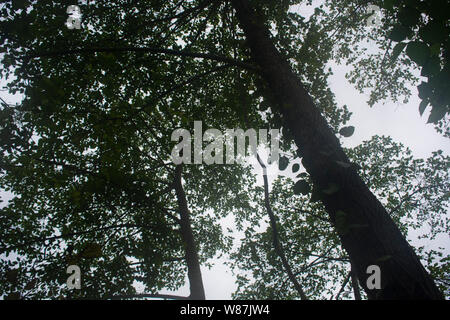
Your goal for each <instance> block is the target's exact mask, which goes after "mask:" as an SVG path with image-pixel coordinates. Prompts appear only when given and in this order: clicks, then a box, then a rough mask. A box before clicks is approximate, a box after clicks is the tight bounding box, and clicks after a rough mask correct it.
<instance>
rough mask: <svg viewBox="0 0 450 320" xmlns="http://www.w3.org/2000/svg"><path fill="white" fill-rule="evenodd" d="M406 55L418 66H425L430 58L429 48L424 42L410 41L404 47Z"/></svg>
mask: <svg viewBox="0 0 450 320" xmlns="http://www.w3.org/2000/svg"><path fill="white" fill-rule="evenodd" d="M406 54H407V55H408V56H409V58H410V59H411V60H412V61H414V62H415V63H417V64H418V65H420V66H423V65H425V63H426V62H427V60H428V57H429V56H430V54H431V52H430V48H429V47H428V45H427V44H426V43H424V42H420V41H412V42H410V43H408V46H407V47H406Z"/></svg>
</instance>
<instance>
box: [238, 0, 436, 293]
mask: <svg viewBox="0 0 450 320" xmlns="http://www.w3.org/2000/svg"><path fill="white" fill-rule="evenodd" d="M232 4H233V6H234V9H235V10H236V14H237V18H238V20H239V22H240V25H241V27H242V29H243V30H244V32H245V35H246V40H247V43H248V45H249V47H250V50H251V55H252V58H253V60H254V62H255V63H256V64H257V65H258V66H259V67H260V69H261V70H260V73H261V77H262V78H263V80H264V81H265V82H266V84H267V86H268V88H270V90H271V93H272V95H273V96H274V97H275V99H276V101H277V102H278V104H277V106H272V111H273V112H275V113H280V114H281V117H282V119H283V126H284V127H285V129H287V130H288V131H289V132H290V133H291V134H292V136H293V137H294V141H295V143H296V145H297V147H298V148H299V149H300V150H301V151H302V154H303V159H302V163H303V165H304V167H305V168H306V170H307V171H308V173H309V174H310V176H311V179H312V181H313V183H314V186H315V188H317V190H322V191H323V190H327V189H328V190H333V189H334V190H336V191H335V192H331V194H330V192H327V193H321V200H322V202H323V203H324V205H325V208H326V210H327V212H328V214H329V216H330V218H331V221H332V223H333V224H334V226H335V227H336V230H337V232H338V234H339V237H340V239H341V241H342V245H343V247H344V248H345V250H346V251H347V252H348V254H349V256H350V258H351V260H352V262H353V264H354V267H355V272H356V273H357V275H358V278H359V279H360V283H361V285H362V286H363V288H364V290H365V292H366V293H367V296H368V297H369V299H442V298H443V297H442V294H441V293H440V292H439V290H438V289H437V287H436V285H435V284H434V282H433V280H432V278H431V277H430V275H429V274H428V273H427V271H426V270H425V268H424V267H423V266H422V264H421V262H420V260H419V259H418V257H417V256H416V254H415V253H414V250H413V249H412V247H411V246H410V245H409V244H408V242H407V241H406V240H405V238H404V237H403V235H402V234H401V232H400V230H399V229H398V228H397V226H396V225H395V223H394V222H393V221H392V219H391V218H390V216H389V214H388V213H387V211H386V209H385V208H384V207H383V205H382V204H381V203H380V202H379V201H378V200H377V198H376V197H375V196H374V195H373V194H372V193H371V192H370V190H369V188H368V187H367V186H366V185H365V183H364V182H363V181H362V179H361V178H360V177H359V175H358V173H357V171H356V169H355V168H354V167H353V166H347V165H344V166H343V165H342V164H343V163H345V164H349V163H350V161H349V159H348V158H347V156H346V154H345V153H344V151H343V149H342V148H341V146H340V143H339V140H338V139H337V138H336V136H335V135H334V133H333V131H332V130H331V129H330V127H329V126H328V124H327V122H326V120H325V119H324V117H323V116H322V115H321V114H320V111H319V109H318V108H317V107H315V105H314V103H313V101H312V99H311V97H310V96H309V94H308V93H307V92H306V90H305V88H304V87H303V85H302V83H301V81H300V80H299V79H298V78H297V77H296V76H295V74H294V73H293V71H292V69H291V67H290V65H289V63H288V62H287V60H286V59H285V58H283V57H282V55H281V54H280V53H279V52H278V50H277V49H276V47H275V46H274V44H273V42H272V40H271V39H270V33H269V31H268V28H267V27H266V26H265V25H264V20H263V19H262V17H261V16H259V15H258V14H256V13H255V11H254V10H253V8H251V6H250V4H249V1H248V0H232ZM331 186H332V188H330V187H331ZM336 218H337V219H336ZM336 222H337V223H336ZM370 265H378V266H379V267H380V269H381V289H379V290H378V289H369V288H368V287H367V284H366V282H367V278H368V276H370V275H368V274H367V273H366V270H367V267H368V266H370Z"/></svg>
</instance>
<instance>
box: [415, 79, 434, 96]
mask: <svg viewBox="0 0 450 320" xmlns="http://www.w3.org/2000/svg"><path fill="white" fill-rule="evenodd" d="M417 90H419V98H420V99H422V100H424V99H426V98H428V97H429V96H430V95H431V94H432V92H433V91H432V88H431V86H430V84H429V83H428V82H422V83H421V84H420V85H418V86H417Z"/></svg>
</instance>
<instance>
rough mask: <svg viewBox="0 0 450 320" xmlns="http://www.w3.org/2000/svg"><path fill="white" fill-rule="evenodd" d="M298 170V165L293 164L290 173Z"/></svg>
mask: <svg viewBox="0 0 450 320" xmlns="http://www.w3.org/2000/svg"><path fill="white" fill-rule="evenodd" d="M298 170H300V165H299V164H298V163H295V164H294V165H293V166H292V172H293V173H296V172H297V171H298Z"/></svg>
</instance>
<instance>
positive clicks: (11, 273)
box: [6, 269, 19, 283]
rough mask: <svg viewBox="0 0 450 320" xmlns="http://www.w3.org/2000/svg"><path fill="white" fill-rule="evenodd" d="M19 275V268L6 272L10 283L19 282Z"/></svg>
mask: <svg viewBox="0 0 450 320" xmlns="http://www.w3.org/2000/svg"><path fill="white" fill-rule="evenodd" d="M18 275H19V269H12V270H9V271H8V272H6V279H7V280H8V282H10V283H16V282H17V276H18Z"/></svg>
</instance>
